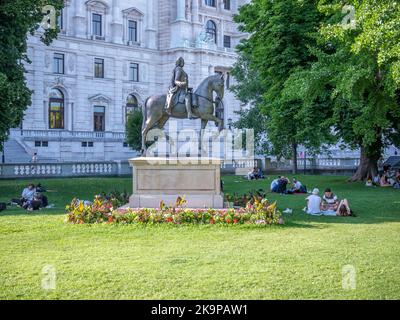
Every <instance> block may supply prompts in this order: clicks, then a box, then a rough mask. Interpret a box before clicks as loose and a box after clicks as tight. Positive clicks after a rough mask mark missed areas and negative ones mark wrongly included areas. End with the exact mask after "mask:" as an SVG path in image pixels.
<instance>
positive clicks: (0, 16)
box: [0, 0, 63, 149]
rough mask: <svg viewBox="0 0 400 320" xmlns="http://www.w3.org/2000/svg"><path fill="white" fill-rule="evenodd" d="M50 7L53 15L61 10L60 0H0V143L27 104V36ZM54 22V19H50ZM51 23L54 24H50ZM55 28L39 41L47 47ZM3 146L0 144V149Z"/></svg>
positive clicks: (32, 32)
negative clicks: (25, 64) (25, 66)
mask: <svg viewBox="0 0 400 320" xmlns="http://www.w3.org/2000/svg"><path fill="white" fill-rule="evenodd" d="M48 5H52V6H53V7H54V9H55V10H54V11H52V12H51V13H53V12H54V14H55V15H54V16H53V17H56V16H57V12H60V9H61V8H62V7H63V0H51V1H50V0H2V1H1V2H0V114H1V117H0V142H3V141H4V140H5V139H6V137H7V132H8V130H9V129H10V128H13V127H17V126H18V125H19V124H20V123H21V121H22V119H23V114H24V111H25V110H26V108H27V106H28V105H30V104H31V94H32V91H31V90H29V89H28V87H27V86H26V83H25V77H24V73H25V68H24V63H30V61H29V59H28V57H27V55H26V49H27V44H26V41H27V36H28V34H34V33H35V32H36V31H37V30H38V28H39V26H40V23H41V22H42V20H43V17H44V16H45V15H47V13H48V12H47V10H44V8H45V6H48ZM53 20H54V19H53ZM50 22H51V23H54V21H50ZM58 31H59V30H58V29H57V28H47V29H46V30H44V31H43V32H40V34H41V36H40V37H41V40H42V41H43V42H44V43H45V44H47V45H48V44H50V42H51V41H52V39H54V38H55V37H56V36H57V32H58ZM2 147H3V145H2V144H1V143H0V149H2Z"/></svg>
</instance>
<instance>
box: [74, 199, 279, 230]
mask: <svg viewBox="0 0 400 320" xmlns="http://www.w3.org/2000/svg"><path fill="white" fill-rule="evenodd" d="M66 210H67V212H68V213H67V219H66V221H67V222H69V223H74V224H84V223H117V224H118V223H121V224H134V223H136V224H158V223H167V224H226V225H230V224H257V225H271V224H283V219H282V216H281V213H280V212H279V210H278V209H277V207H276V202H275V203H273V204H271V203H269V202H268V201H267V200H266V199H262V200H258V199H255V200H254V201H253V202H248V204H247V205H246V207H244V208H240V209H233V208H229V209H191V208H185V200H184V198H180V197H179V198H178V199H177V202H176V205H175V206H169V207H166V206H165V205H164V204H163V203H162V202H161V203H160V208H154V209H152V208H137V209H116V210H114V208H113V204H112V201H111V200H107V199H104V198H102V197H99V196H97V197H96V198H95V200H94V201H93V203H92V204H90V205H84V204H83V203H82V202H80V201H78V200H76V199H74V200H72V202H71V204H70V205H68V206H67V207H66Z"/></svg>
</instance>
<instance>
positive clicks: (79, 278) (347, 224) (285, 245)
mask: <svg viewBox="0 0 400 320" xmlns="http://www.w3.org/2000/svg"><path fill="white" fill-rule="evenodd" d="M223 179H224V182H225V192H230V193H233V192H234V191H237V192H239V193H241V192H246V191H248V190H250V189H258V188H264V189H267V188H268V186H269V184H270V181H271V179H272V177H268V179H266V180H262V181H246V180H243V179H242V178H240V177H235V176H225V177H224V178H223ZM299 179H300V180H301V181H303V182H304V183H305V184H306V185H307V186H308V188H309V189H310V188H312V187H314V186H316V187H319V188H320V190H322V189H324V188H325V187H327V186H330V187H332V188H333V190H334V191H335V192H336V193H337V195H338V196H339V197H340V198H343V197H346V198H348V199H349V201H350V204H351V206H352V208H353V209H354V211H355V212H356V213H357V215H358V216H357V217H356V218H351V217H349V218H341V217H311V216H307V215H305V214H304V213H303V212H302V211H301V209H302V208H303V207H304V195H300V196H298V195H296V196H294V195H293V196H290V195H287V196H280V195H270V197H269V198H270V199H271V200H278V205H279V207H280V208H281V209H285V208H286V207H289V208H293V209H294V212H293V214H292V215H290V216H286V219H285V220H286V224H285V225H284V226H273V227H267V228H260V227H257V226H229V227H226V226H217V225H214V226H210V225H207V226H168V225H163V226H147V227H146V226H134V225H129V226H122V225H121V226H115V225H66V224H65V223H64V207H65V204H67V203H68V202H69V201H70V200H71V198H73V197H74V196H78V197H79V198H80V199H92V198H93V195H94V194H96V193H99V192H101V191H110V190H113V189H118V190H120V191H123V190H124V189H126V190H128V191H130V190H131V179H129V178H102V179H90V178H84V179H83V178H82V179H48V180H43V181H42V183H43V184H44V185H45V186H46V187H47V188H49V189H53V190H54V191H55V192H49V193H48V196H49V202H50V203H54V204H55V208H54V209H46V210H42V211H40V212H39V213H35V214H28V213H25V212H24V211H23V210H21V209H18V208H12V209H10V210H7V211H3V212H1V213H0V245H1V251H0V298H2V299H30V298H34V299H199V298H202V299H284V298H289V299H297V298H304V299H318V298H322V299H399V298H400V255H399V248H400V242H399V240H400V238H399V232H400V193H399V191H396V190H392V189H383V188H366V187H364V186H363V185H361V184H349V183H347V182H346V179H345V177H323V176H300V177H299ZM26 183H27V181H26V180H25V181H24V180H0V201H8V200H9V199H10V198H11V197H16V196H17V195H18V194H19V193H20V192H21V190H22V187H23V186H24V185H25V184H26ZM46 265H52V266H54V268H55V269H56V289H55V290H47V291H46V290H44V289H42V286H41V283H42V280H43V278H44V277H45V274H43V273H42V269H43V267H44V266H46ZM345 265H352V266H353V267H354V268H355V270H356V289H355V290H344V289H343V288H342V268H343V266H345Z"/></svg>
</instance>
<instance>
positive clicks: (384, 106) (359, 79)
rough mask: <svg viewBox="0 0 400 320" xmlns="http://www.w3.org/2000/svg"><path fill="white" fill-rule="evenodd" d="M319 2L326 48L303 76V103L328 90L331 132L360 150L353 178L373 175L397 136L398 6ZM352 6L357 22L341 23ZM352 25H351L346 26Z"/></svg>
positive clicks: (366, 1) (399, 120)
mask: <svg viewBox="0 0 400 320" xmlns="http://www.w3.org/2000/svg"><path fill="white" fill-rule="evenodd" d="M350 4H353V6H354V7H353V9H352V8H351V7H347V8H346V10H343V7H342V5H343V4H342V2H341V1H328V0H323V1H320V6H319V8H320V10H321V11H322V12H324V13H326V14H327V16H328V17H329V18H330V19H329V21H328V23H327V24H325V25H324V26H323V27H322V28H321V30H320V34H321V41H323V42H324V43H325V46H326V47H328V48H329V50H325V51H323V50H320V51H318V52H316V56H317V58H318V59H317V61H316V62H314V64H313V66H312V68H311V69H310V70H308V71H306V72H305V73H303V74H302V77H303V80H304V82H305V85H304V87H305V90H304V91H302V94H303V95H304V97H306V99H305V100H306V104H308V105H310V104H312V103H313V101H315V99H318V98H319V97H321V96H324V97H325V96H326V89H327V88H330V92H331V94H330V95H331V97H330V99H331V102H332V116H331V118H330V120H329V121H330V124H331V126H332V128H333V129H334V134H335V135H336V136H337V137H339V138H341V139H342V140H343V141H344V142H345V143H347V144H350V146H353V147H359V148H360V149H361V157H360V165H359V167H358V169H357V172H356V173H355V175H354V176H353V177H352V178H351V179H350V180H351V181H358V180H365V179H367V178H368V177H373V176H375V175H376V174H377V162H378V160H379V158H380V157H381V154H382V150H383V148H384V146H385V145H388V144H393V143H395V144H398V143H399V140H400V135H399V132H400V130H399V129H400V88H399V85H400V78H399V70H400V68H399V67H400V50H399V49H400V46H399V39H400V28H399V27H400V18H399V17H400V4H398V3H395V2H393V1H386V0H379V1H374V0H363V1H350ZM352 10H354V12H355V15H354V18H355V24H354V23H353V24H351V23H350V24H348V23H347V24H343V21H346V20H347V19H344V16H345V15H348V14H349V12H351V11H352ZM349 26H350V27H349Z"/></svg>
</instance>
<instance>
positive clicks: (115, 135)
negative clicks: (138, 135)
mask: <svg viewBox="0 0 400 320" xmlns="http://www.w3.org/2000/svg"><path fill="white" fill-rule="evenodd" d="M10 136H11V137H13V136H14V137H28V138H40V139H43V138H84V139H114V140H121V141H122V140H125V136H126V135H125V132H111V131H101V132H95V131H69V130H28V129H23V130H16V129H14V130H12V131H11V132H10Z"/></svg>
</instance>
